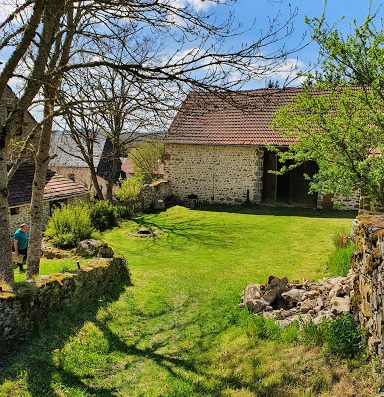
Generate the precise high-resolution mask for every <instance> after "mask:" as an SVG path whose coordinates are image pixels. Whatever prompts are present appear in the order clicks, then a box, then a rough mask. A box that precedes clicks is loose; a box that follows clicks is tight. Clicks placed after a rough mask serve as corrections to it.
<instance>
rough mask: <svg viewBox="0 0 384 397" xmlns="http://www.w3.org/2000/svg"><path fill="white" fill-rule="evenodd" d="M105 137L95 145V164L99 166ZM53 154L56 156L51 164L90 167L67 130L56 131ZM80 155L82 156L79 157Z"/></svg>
mask: <svg viewBox="0 0 384 397" xmlns="http://www.w3.org/2000/svg"><path fill="white" fill-rule="evenodd" d="M105 140H106V139H105V138H103V137H101V138H100V139H99V140H98V141H96V142H94V145H93V164H94V166H95V168H97V167H98V165H99V163H100V159H101V156H102V153H103V149H104V145H105ZM51 155H55V157H54V158H53V159H52V160H51V161H50V165H51V166H57V167H79V168H88V165H87V163H86V162H85V161H84V160H82V159H81V157H82V154H81V152H80V149H79V148H78V146H77V145H76V143H75V141H74V140H73V139H72V137H71V135H70V134H69V133H68V132H65V131H54V132H53V133H52V139H51ZM79 157H80V158H79Z"/></svg>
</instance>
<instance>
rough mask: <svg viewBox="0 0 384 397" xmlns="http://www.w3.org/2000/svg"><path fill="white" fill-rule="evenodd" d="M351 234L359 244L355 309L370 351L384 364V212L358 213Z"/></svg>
mask: <svg viewBox="0 0 384 397" xmlns="http://www.w3.org/2000/svg"><path fill="white" fill-rule="evenodd" d="M351 237H352V239H353V240H354V241H355V244H356V248H355V252H354V255H353V258H352V270H353V271H354V273H355V282H354V291H355V294H354V299H353V301H352V305H353V310H354V312H355V315H356V318H357V319H358V321H359V323H360V325H361V326H362V328H363V329H364V330H365V331H366V332H367V334H368V345H369V349H370V351H371V353H373V354H379V357H380V359H381V360H382V364H383V365H382V368H384V339H383V336H384V330H383V319H384V216H363V215H362V216H359V217H358V218H357V219H356V220H355V221H354V223H353V226H352V232H351Z"/></svg>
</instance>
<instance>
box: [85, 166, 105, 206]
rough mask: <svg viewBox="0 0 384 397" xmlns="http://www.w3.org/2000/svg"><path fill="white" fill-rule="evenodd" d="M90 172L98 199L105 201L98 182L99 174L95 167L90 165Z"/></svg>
mask: <svg viewBox="0 0 384 397" xmlns="http://www.w3.org/2000/svg"><path fill="white" fill-rule="evenodd" d="M88 166H89V170H90V171H91V179H92V183H93V187H94V188H95V190H96V195H97V198H98V199H99V200H104V195H103V192H102V191H101V188H100V185H99V181H98V180H97V172H96V170H95V167H94V166H93V164H92V165H89V164H88Z"/></svg>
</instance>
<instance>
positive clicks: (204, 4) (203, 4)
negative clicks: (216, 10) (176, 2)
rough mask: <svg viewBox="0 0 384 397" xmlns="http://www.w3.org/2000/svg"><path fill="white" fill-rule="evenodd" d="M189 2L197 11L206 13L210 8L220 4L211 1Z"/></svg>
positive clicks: (194, 0) (190, 0)
mask: <svg viewBox="0 0 384 397" xmlns="http://www.w3.org/2000/svg"><path fill="white" fill-rule="evenodd" d="M187 1H188V3H189V4H190V5H191V6H192V7H193V8H194V9H195V10H196V11H206V10H207V9H208V8H209V7H211V6H213V5H217V4H218V3H217V2H216V1H210V0H187Z"/></svg>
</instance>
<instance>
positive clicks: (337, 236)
mask: <svg viewBox="0 0 384 397" xmlns="http://www.w3.org/2000/svg"><path fill="white" fill-rule="evenodd" d="M332 239H333V244H334V245H335V247H336V248H346V247H348V246H349V245H350V244H351V239H350V237H349V232H348V230H345V229H341V230H338V231H336V232H335V233H333V237H332Z"/></svg>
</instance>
